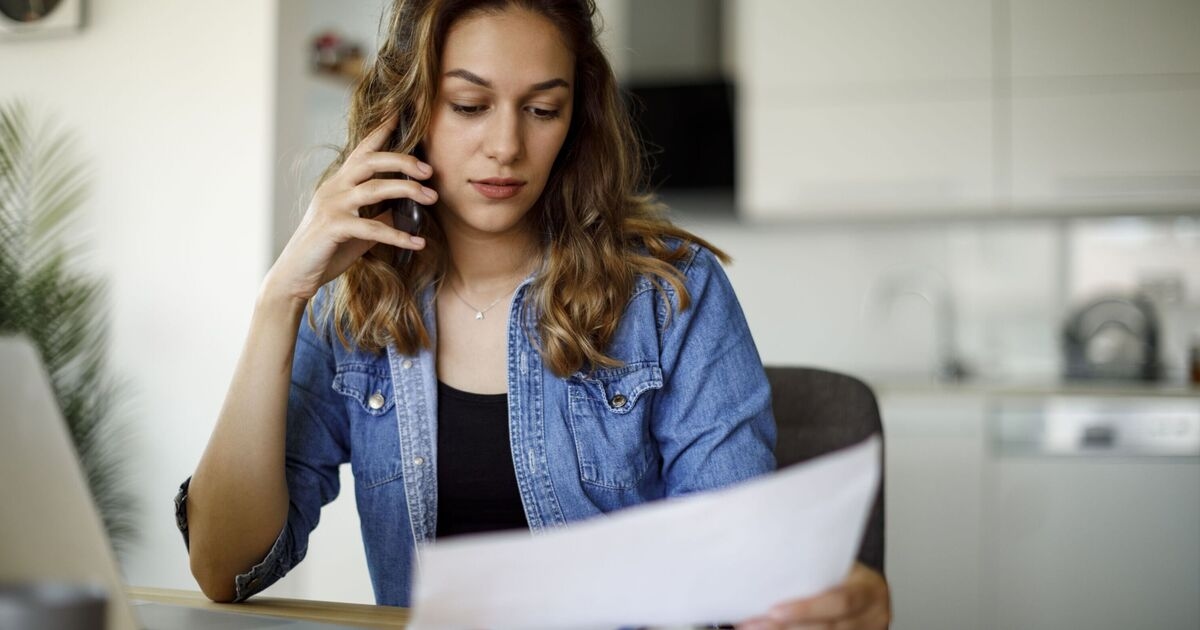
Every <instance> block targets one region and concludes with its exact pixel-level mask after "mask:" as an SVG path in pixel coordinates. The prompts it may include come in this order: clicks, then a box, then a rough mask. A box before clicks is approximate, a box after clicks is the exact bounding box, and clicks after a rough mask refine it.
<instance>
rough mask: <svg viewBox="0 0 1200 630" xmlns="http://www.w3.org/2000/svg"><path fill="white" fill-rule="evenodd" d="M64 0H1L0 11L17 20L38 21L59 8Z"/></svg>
mask: <svg viewBox="0 0 1200 630" xmlns="http://www.w3.org/2000/svg"><path fill="white" fill-rule="evenodd" d="M61 1H62V0H0V13H2V14H4V16H5V17H7V18H8V19H10V20H13V21H15V22H37V21H39V20H43V19H45V18H46V16H48V15H50V14H51V13H53V12H54V9H56V8H58V5H59V3H60V2H61Z"/></svg>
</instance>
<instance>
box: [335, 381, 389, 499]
mask: <svg viewBox="0 0 1200 630" xmlns="http://www.w3.org/2000/svg"><path fill="white" fill-rule="evenodd" d="M333 390H334V391H336V392H337V393H339V394H341V395H342V396H345V397H346V409H347V412H348V415H349V417H350V466H351V469H352V470H353V471H354V479H355V481H356V485H358V486H360V487H362V488H364V489H366V488H373V487H375V486H378V485H380V484H384V483H387V482H388V481H391V480H393V479H396V478H398V477H399V476H400V474H401V467H400V432H399V428H398V427H397V426H396V414H395V413H393V412H394V410H395V407H396V400H395V397H394V396H393V390H392V378H391V376H390V375H389V374H388V373H387V372H386V371H384V370H381V369H377V368H374V367H371V366H365V365H345V366H338V369H337V373H336V374H334V377H333Z"/></svg>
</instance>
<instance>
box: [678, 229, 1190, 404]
mask: <svg viewBox="0 0 1200 630" xmlns="http://www.w3.org/2000/svg"><path fill="white" fill-rule="evenodd" d="M676 219H677V220H678V221H680V222H681V223H682V224H684V225H685V226H687V227H689V228H690V229H693V230H695V231H696V232H697V233H698V234H700V235H701V236H703V237H705V238H707V239H710V240H711V241H712V242H713V243H714V244H716V245H717V246H718V247H722V248H724V249H726V251H727V252H728V253H729V254H730V255H731V256H733V257H734V259H735V260H734V264H733V265H731V266H729V267H728V273H729V276H730V278H731V279H732V281H733V283H734V286H735V288H736V289H737V292H738V296H739V298H740V299H741V301H742V305H743V308H744V309H745V311H746V314H747V318H748V319H749V321H750V326H751V329H752V330H753V332H754V335H755V339H756V341H757V343H758V346H759V350H760V352H761V353H762V356H763V360H764V361H765V362H767V363H772V364H804V365H818V366H824V367H830V368H836V369H842V370H846V371H849V372H852V373H855V374H860V375H866V376H873V377H876V378H889V377H893V378H905V379H907V378H916V379H925V378H933V377H934V375H935V374H937V373H938V371H939V370H940V369H942V368H944V367H945V363H946V360H947V358H958V359H960V360H961V363H962V364H963V365H964V366H965V367H966V369H967V370H968V372H969V374H970V375H971V376H978V377H983V378H988V379H1001V380H1016V381H1053V380H1057V379H1058V378H1059V377H1060V375H1061V373H1062V353H1061V350H1060V340H1061V329H1062V322H1063V319H1064V317H1065V315H1066V313H1068V312H1069V309H1070V307H1071V306H1072V305H1074V304H1076V303H1078V302H1079V301H1081V300H1084V299H1087V298H1088V296H1090V295H1093V294H1094V293H1096V292H1098V291H1101V290H1110V291H1111V290H1124V291H1128V290H1133V289H1136V288H1137V287H1138V286H1139V283H1140V284H1142V285H1145V284H1147V283H1149V284H1150V285H1152V286H1157V287H1159V291H1160V292H1163V291H1164V289H1163V288H1162V287H1163V286H1166V287H1167V288H1166V289H1165V292H1166V293H1167V294H1169V295H1170V296H1171V297H1170V299H1173V300H1176V301H1175V302H1174V303H1173V307H1172V309H1169V310H1164V313H1163V324H1162V325H1163V328H1164V341H1163V343H1164V350H1165V353H1164V360H1165V361H1167V362H1168V365H1167V366H1166V377H1167V378H1168V380H1182V378H1183V373H1182V365H1183V364H1182V361H1183V357H1184V356H1185V355H1186V352H1185V348H1186V346H1185V344H1186V343H1187V337H1188V336H1189V335H1191V334H1193V333H1192V331H1195V332H1196V333H1200V330H1196V329H1197V327H1198V326H1200V310H1198V308H1197V301H1198V300H1200V227H1198V226H1200V221H1198V220H1197V219H1195V218H1191V217H1183V218H1180V217H1160V218H1148V219H1130V218H1105V219H1071V220H1061V221H1055V220H1041V219H1021V220H1013V221H1003V220H995V219H991V220H961V221H927V222H887V223H857V222H850V223H845V224H839V223H795V224H786V223H779V224H769V225H754V224H749V223H745V222H738V221H735V220H731V219H714V218H711V217H708V218H706V215H690V214H689V213H688V211H687V208H686V207H677V208H676ZM1176 278H1177V279H1178V282H1175V281H1174V280H1172V279H1176ZM1155 283H1157V284H1155ZM1176 285H1177V286H1178V288H1177V289H1171V288H1170V287H1175V286H1176ZM943 293H944V295H945V296H946V297H947V298H948V300H949V301H948V302H945V303H944V302H943V300H942V295H943ZM950 333H952V337H953V338H952V341H949V340H947V337H949V336H950ZM939 336H940V337H939Z"/></svg>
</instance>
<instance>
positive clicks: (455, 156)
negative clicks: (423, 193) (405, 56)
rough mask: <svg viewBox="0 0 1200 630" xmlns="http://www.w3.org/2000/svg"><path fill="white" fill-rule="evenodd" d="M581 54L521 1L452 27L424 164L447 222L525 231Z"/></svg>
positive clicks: (566, 113) (563, 130) (562, 134)
mask: <svg viewBox="0 0 1200 630" xmlns="http://www.w3.org/2000/svg"><path fill="white" fill-rule="evenodd" d="M574 70H575V56H574V54H573V53H572V52H571V51H570V50H569V49H568V48H567V46H566V43H565V42H564V41H563V39H562V37H561V36H560V34H559V32H558V29H557V28H556V27H555V26H554V25H553V24H551V23H550V22H549V21H547V20H546V19H545V18H543V17H541V16H539V15H537V14H534V13H530V12H528V11H525V10H522V9H516V8H510V9H507V10H505V11H504V12H502V13H498V14H493V13H478V14H474V15H469V16H466V17H464V18H462V19H460V20H458V21H457V22H455V23H454V25H453V26H451V27H450V30H449V32H448V33H447V37H446V42H445V48H444V50H443V51H442V68H441V76H440V79H439V80H440V85H439V88H438V97H437V101H436V103H435V105H434V112H433V117H432V120H431V122H430V127H429V133H428V135H427V136H426V138H425V152H426V161H428V162H429V164H430V165H431V166H433V182H432V184H431V186H432V187H433V188H434V189H435V190H437V192H438V196H439V201H438V206H437V212H439V213H440V215H439V216H440V219H441V222H442V225H443V227H445V228H447V229H458V230H465V231H468V232H472V231H473V232H479V233H487V234H499V233H504V232H508V231H511V230H514V229H521V227H522V226H523V223H522V221H521V219H522V218H523V217H524V216H525V214H526V213H527V212H528V211H529V209H530V208H531V207H532V206H533V205H534V203H535V202H536V201H537V199H538V197H539V196H541V194H542V190H543V189H544V188H545V186H546V180H547V178H548V177H549V175H550V167H551V166H552V165H553V164H554V159H555V158H556V157H557V156H558V151H559V149H560V148H562V145H563V140H564V139H565V138H566V137H567V129H568V128H569V127H570V124H571V102H572V96H573V90H574V85H575V71H574Z"/></svg>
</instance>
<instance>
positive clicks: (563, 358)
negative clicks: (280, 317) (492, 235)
mask: <svg viewBox="0 0 1200 630" xmlns="http://www.w3.org/2000/svg"><path fill="white" fill-rule="evenodd" d="M510 6H516V7H520V8H523V9H526V10H529V11H531V12H534V13H537V14H539V15H542V16H544V17H545V18H546V19H548V20H549V21H550V22H551V23H553V24H554V25H555V26H556V27H557V28H558V29H559V31H560V32H561V34H562V35H563V38H564V40H565V41H566V42H567V44H568V46H569V47H570V48H571V49H572V50H573V52H574V53H575V86H574V106H573V110H574V113H573V115H572V119H571V125H570V129H569V131H568V132H567V137H566V140H565V141H564V142H563V146H562V148H561V150H560V151H559V155H558V157H557V159H556V160H555V162H554V165H553V167H552V169H551V173H550V176H549V179H548V181H547V182H546V187H545V189H544V190H543V192H542V196H541V198H540V199H539V200H538V202H537V203H536V204H535V206H534V207H533V208H532V209H531V210H530V214H529V216H528V217H527V218H528V219H529V220H530V224H531V225H532V227H533V229H534V230H535V233H536V234H538V235H539V236H540V243H541V245H542V247H543V256H544V262H543V266H542V269H541V272H540V273H539V274H538V276H537V278H536V279H535V280H534V283H533V285H532V286H531V287H530V295H531V299H530V300H528V302H527V304H533V305H534V306H536V308H537V312H538V313H539V320H538V333H539V341H540V344H539V348H540V352H541V354H542V357H543V360H544V361H545V362H546V363H547V364H548V365H549V366H550V368H551V370H553V372H554V373H555V374H557V375H559V376H560V377H565V376H568V375H570V374H572V373H574V372H575V371H576V370H579V369H580V368H582V367H584V366H585V365H587V366H588V367H589V369H590V368H592V367H613V366H616V365H619V361H617V360H615V359H613V358H612V357H609V356H607V355H606V354H605V350H606V349H607V346H608V343H609V341H610V340H611V338H612V336H613V334H614V333H615V331H616V329H617V325H618V323H619V322H620V318H621V315H622V314H623V312H624V309H625V305H626V303H627V301H628V299H629V295H630V293H631V291H632V289H633V285H634V282H635V281H636V279H637V277H638V276H639V275H641V274H646V275H648V276H649V277H650V279H651V280H652V281H653V282H655V284H656V285H659V286H660V289H661V282H662V281H665V282H667V283H669V284H670V285H671V286H672V288H673V289H674V290H675V292H676V293H677V294H678V296H679V308H680V309H681V310H682V309H685V308H687V307H688V304H689V296H688V293H687V290H686V288H685V287H684V283H683V274H682V273H680V271H679V270H678V269H677V268H676V266H675V263H677V262H679V261H680V260H681V259H683V258H684V257H685V256H686V255H687V250H688V245H689V243H699V244H700V245H703V246H705V247H707V248H708V249H710V250H712V251H713V252H714V253H716V254H717V256H719V257H720V258H721V259H722V260H723V261H726V262H728V257H727V256H726V255H725V254H724V253H723V252H721V251H720V250H718V249H716V248H715V247H713V246H712V245H710V244H709V243H707V242H706V241H704V240H703V239H700V238H699V237H697V236H695V235H693V234H691V233H690V232H687V231H686V230H683V229H681V228H679V227H676V226H675V225H673V224H672V223H671V222H670V221H668V220H667V219H666V216H665V207H664V206H662V204H660V203H658V202H657V201H656V200H655V199H654V197H653V196H652V195H650V194H645V193H641V192H639V189H640V188H641V187H642V186H644V185H645V179H644V172H643V157H642V151H641V143H640V142H639V139H638V138H637V136H636V134H635V132H634V131H633V125H632V122H631V120H630V117H629V113H628V111H627V109H626V106H625V103H624V101H623V100H622V97H621V93H620V91H619V89H618V86H617V82H616V78H615V77H614V75H613V72H612V68H611V67H610V66H609V64H608V60H607V59H606V58H605V56H604V53H603V51H602V50H601V48H600V45H599V43H598V42H597V35H598V29H597V27H596V25H595V23H594V21H593V17H594V16H595V13H596V7H595V4H594V2H593V0H395V2H394V3H393V6H392V11H391V14H390V18H389V25H388V29H387V37H386V39H385V40H384V42H383V44H382V45H381V47H380V49H379V53H378V56H377V58H376V61H375V63H374V65H373V66H372V67H371V68H370V69H369V70H368V72H367V74H366V76H364V77H363V79H362V80H360V81H359V83H358V84H357V86H356V87H355V88H354V94H353V98H352V101H351V105H350V112H349V125H348V126H349V133H348V138H347V142H346V145H345V147H343V148H342V150H341V153H340V155H339V156H338V158H337V159H336V160H335V161H334V163H333V164H331V165H330V167H329V168H328V169H327V170H326V171H325V174H324V175H323V176H322V178H321V179H322V181H324V179H325V178H327V177H329V176H330V175H332V174H333V173H334V172H336V170H337V169H338V168H339V167H340V166H341V164H342V162H343V161H344V160H345V158H346V156H348V155H349V154H350V151H352V150H353V148H354V147H355V146H357V145H358V143H359V142H360V141H361V140H362V138H363V137H365V136H366V135H367V134H368V133H370V131H371V130H372V129H374V128H376V127H377V126H379V125H380V124H381V123H382V122H383V121H384V120H385V119H386V118H387V117H388V116H389V115H391V114H393V113H396V112H399V113H400V116H401V120H402V121H406V129H405V133H403V134H401V136H400V137H398V138H397V139H396V140H395V143H394V146H393V147H391V149H390V150H393V151H398V152H406V153H407V152H412V151H414V150H415V149H416V148H417V146H418V144H419V142H420V140H421V138H423V137H424V136H425V134H426V131H427V130H428V128H429V122H430V118H431V114H432V111H433V106H434V102H435V99H436V96H437V88H438V84H439V81H438V75H439V73H440V71H441V70H440V68H441V59H440V57H441V52H442V47H443V45H444V43H445V41H446V34H447V32H448V31H449V30H450V26H451V25H452V24H454V22H455V21H456V20H458V19H459V18H462V17H464V16H466V15H468V14H471V13H475V12H478V11H496V12H498V11H502V10H504V9H506V8H508V7H510ZM380 212H382V207H380V206H378V205H376V206H371V207H364V208H362V209H361V210H360V214H361V215H362V216H375V215H377V214H379V213H380ZM424 236H425V237H426V247H425V249H423V250H421V251H419V252H414V253H413V255H412V258H411V261H410V262H409V263H408V264H407V265H405V266H404V268H403V269H401V268H400V267H399V266H398V264H397V263H398V256H399V253H400V252H399V250H398V249H396V248H394V247H390V246H386V245H379V246H376V247H374V248H373V249H372V250H371V251H370V252H368V253H367V254H366V255H365V256H363V257H362V258H361V259H359V260H357V261H355V263H354V264H352V265H351V266H350V268H349V269H348V270H347V271H346V272H345V273H344V274H343V275H342V276H341V279H340V281H339V282H337V283H336V286H335V288H334V290H333V295H332V299H331V300H329V301H328V302H327V306H328V307H329V308H328V309H327V311H326V313H325V315H326V316H332V317H333V323H334V329H335V331H336V333H337V335H338V338H339V339H340V340H341V342H342V343H343V344H345V345H347V346H348V345H349V344H350V342H351V341H353V343H354V344H355V345H356V346H358V347H359V348H361V349H365V350H369V351H375V352H378V351H379V350H381V349H382V348H383V347H385V346H386V345H387V344H388V343H394V344H395V346H396V349H397V350H398V351H399V352H401V353H403V354H413V353H415V352H416V351H417V350H418V349H420V348H422V347H429V346H430V345H431V343H430V338H429V333H428V331H427V330H426V329H425V325H424V322H423V320H422V317H421V304H420V296H421V293H422V291H423V290H424V289H426V288H428V287H429V286H430V285H436V284H438V283H440V282H441V280H442V278H443V277H444V275H445V270H446V268H447V266H448V262H449V261H448V254H447V252H446V249H445V247H444V246H442V241H443V235H442V231H441V227H440V226H439V225H438V220H437V214H436V213H434V212H431V213H428V219H427V221H426V228H425V230H424ZM671 238H674V239H678V240H679V241H681V242H682V243H681V244H679V245H678V246H674V247H673V246H671V245H670V244H669V243H668V239H671ZM660 293H661V291H660ZM664 299H666V298H665V295H664Z"/></svg>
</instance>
